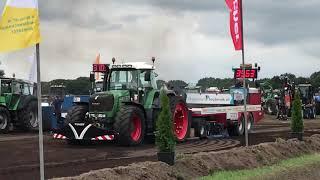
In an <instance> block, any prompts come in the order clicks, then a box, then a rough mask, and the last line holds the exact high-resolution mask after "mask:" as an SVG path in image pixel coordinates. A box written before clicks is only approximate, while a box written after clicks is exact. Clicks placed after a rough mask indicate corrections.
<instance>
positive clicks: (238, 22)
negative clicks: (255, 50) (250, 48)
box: [226, 0, 243, 50]
mask: <svg viewBox="0 0 320 180" xmlns="http://www.w3.org/2000/svg"><path fill="white" fill-rule="evenodd" d="M240 1H242V0H226V3H227V6H228V8H229V11H230V33H231V37H232V41H233V45H234V48H235V50H242V48H243V47H242V27H241V26H242V17H241V7H240V3H241V2H240Z"/></svg>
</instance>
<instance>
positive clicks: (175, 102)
mask: <svg viewBox="0 0 320 180" xmlns="http://www.w3.org/2000/svg"><path fill="white" fill-rule="evenodd" d="M169 100H170V101H169V102H170V109H171V113H172V120H173V123H175V122H174V117H175V116H177V115H178V113H181V112H180V111H179V112H177V111H176V107H177V105H179V104H180V105H182V106H184V108H185V109H184V111H185V112H186V114H185V115H183V116H187V122H188V124H187V127H184V128H187V129H186V132H185V134H181V135H180V137H178V136H177V132H176V131H175V130H174V132H173V133H174V135H175V136H176V141H177V142H184V141H185V140H186V139H187V138H188V137H190V127H191V118H190V115H189V110H188V106H187V103H186V102H185V101H184V100H183V98H182V97H180V96H169ZM182 113H183V112H182ZM174 126H175V125H174V124H173V128H174ZM184 130H185V129H183V131H184Z"/></svg>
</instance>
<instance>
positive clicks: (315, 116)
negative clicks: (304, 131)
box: [311, 107, 317, 119]
mask: <svg viewBox="0 0 320 180" xmlns="http://www.w3.org/2000/svg"><path fill="white" fill-rule="evenodd" d="M311 111H312V112H311V114H312V116H311V118H312V119H316V118H317V115H316V114H317V113H316V108H315V107H313V108H312V110H311Z"/></svg>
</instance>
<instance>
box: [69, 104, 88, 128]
mask: <svg viewBox="0 0 320 180" xmlns="http://www.w3.org/2000/svg"><path fill="white" fill-rule="evenodd" d="M88 111H89V107H88V106H86V105H76V106H73V107H71V109H70V110H69V111H68V112H67V116H66V118H65V120H64V125H65V126H66V125H68V124H69V123H74V122H84V121H85V117H86V113H87V112H88Z"/></svg>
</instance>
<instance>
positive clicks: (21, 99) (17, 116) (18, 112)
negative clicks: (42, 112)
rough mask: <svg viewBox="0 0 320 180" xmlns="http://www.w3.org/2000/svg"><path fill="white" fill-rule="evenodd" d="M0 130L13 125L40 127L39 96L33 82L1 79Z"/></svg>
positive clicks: (3, 130)
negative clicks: (36, 95)
mask: <svg viewBox="0 0 320 180" xmlns="http://www.w3.org/2000/svg"><path fill="white" fill-rule="evenodd" d="M0 85H1V89H0V91H1V92H0V132H1V133H8V132H9V130H10V129H13V126H15V127H18V128H20V129H23V130H34V129H37V128H38V115H37V114H38V113H37V98H36V97H35V96H34V95H33V84H32V83H29V82H26V81H23V80H18V79H14V78H1V79H0Z"/></svg>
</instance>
